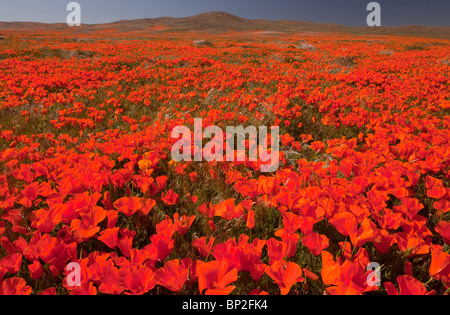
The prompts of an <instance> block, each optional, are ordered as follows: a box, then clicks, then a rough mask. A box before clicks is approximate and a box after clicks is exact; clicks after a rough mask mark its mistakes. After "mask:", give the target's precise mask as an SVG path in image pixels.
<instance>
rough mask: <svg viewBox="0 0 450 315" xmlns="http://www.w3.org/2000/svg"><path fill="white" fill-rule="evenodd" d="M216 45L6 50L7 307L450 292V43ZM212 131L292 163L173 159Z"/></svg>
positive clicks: (72, 44) (157, 41) (175, 40)
mask: <svg viewBox="0 0 450 315" xmlns="http://www.w3.org/2000/svg"><path fill="white" fill-rule="evenodd" d="M204 38H205V40H204V41H197V42H195V40H196V39H198V38H197V37H194V36H193V35H190V34H185V35H184V34H183V35H179V34H173V36H169V35H167V36H163V35H161V36H157V35H155V36H154V37H150V36H148V37H146V38H144V37H137V38H127V37H125V36H124V37H123V38H120V37H119V38H114V37H112V36H109V35H108V36H107V35H105V36H103V37H99V38H96V37H92V38H90V37H88V38H84V39H74V38H73V37H70V36H65V35H62V34H59V33H55V34H50V35H48V36H42V37H33V36H29V35H27V36H25V35H24V36H19V35H14V36H13V35H11V36H7V37H6V38H4V39H3V40H1V41H0V294H2V295H6V294H25V295H26V294H33V295H38V294H47V295H52V294H57V295H66V294H81V295H85V294H92V295H95V294H98V295H102V294H111V295H118V294H133V295H134V294H136V295H137V294H151V295H172V294H176V295H201V294H213V295H216V294H231V295H258V294H269V295H287V294H290V295H308V294H310V295H322V294H328V295H341V294H351V295H358V294H367V295H373V294H374V295H386V294H389V295H397V294H400V295H405V294H418V295H425V294H426V295H432V294H436V295H444V294H449V292H450V222H449V221H450V86H449V82H450V79H449V78H450V67H449V56H450V41H448V40H444V39H425V38H408V37H387V36H386V37H381V36H378V37H377V36H371V37H369V36H366V37H364V36H350V35H349V36H345V35H342V36H332V35H313V34H312V35H308V36H302V37H300V36H294V35H286V36H283V37H275V36H269V35H264V34H260V35H255V36H250V37H243V36H240V35H239V34H228V35H221V36H219V35H218V36H214V37H213V36H211V37H208V36H206V37H205V36H204ZM198 118H201V119H202V124H203V128H206V127H208V126H212V125H214V126H219V127H220V128H222V129H223V130H225V127H226V126H241V125H242V126H244V127H246V126H256V127H260V126H261V127H269V128H270V127H273V126H277V127H279V141H280V145H279V152H278V154H279V158H280V159H279V161H280V163H279V167H278V169H277V170H276V171H274V172H271V173H264V172H261V166H262V165H263V162H262V161H260V160H257V161H250V160H245V161H205V160H203V161H194V160H193V161H187V162H185V161H181V162H176V161H174V159H173V158H172V156H171V149H172V147H173V145H174V143H175V142H176V141H177V140H178V139H174V138H172V137H171V133H172V130H173V129H174V128H175V127H176V126H180V125H181V126H187V127H189V128H191V129H192V130H193V128H194V127H193V124H194V120H195V119H198ZM204 140H205V139H204ZM206 140H207V139H206ZM249 142H250V141H249V140H245V144H246V145H247V147H248V146H249ZM235 153H236V154H248V152H235ZM71 263H77V264H78V266H79V267H80V268H79V272H80V277H79V278H80V279H79V280H80V281H79V283H77V284H76V285H70V284H71V283H70V281H68V279H67V278H68V276H69V275H70V270H69V269H68V268H67V266H68V265H69V264H71ZM371 263H376V264H379V266H380V267H381V269H380V270H379V275H380V277H379V279H378V280H380V281H379V282H378V283H377V285H374V284H373V283H372V282H373V281H371V280H373V279H372V278H373V277H375V274H374V273H373V271H372V270H371V269H368V268H367V267H368V266H369V265H370V264H371Z"/></svg>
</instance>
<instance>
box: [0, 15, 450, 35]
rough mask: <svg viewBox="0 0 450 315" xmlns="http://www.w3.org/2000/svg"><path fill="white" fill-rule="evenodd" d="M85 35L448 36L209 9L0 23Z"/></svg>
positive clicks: (440, 30) (442, 29)
mask: <svg viewBox="0 0 450 315" xmlns="http://www.w3.org/2000/svg"><path fill="white" fill-rule="evenodd" d="M68 29H71V33H72V34H74V33H80V34H83V33H84V34H85V33H89V32H95V31H102V30H111V29H112V30H115V31H116V32H120V33H126V32H140V33H142V32H149V33H150V32H153V33H155V32H204V33H209V34H218V33H225V32H231V31H234V32H256V31H261V32H280V33H288V34H292V33H301V32H319V33H350V34H356V35H394V36H411V37H430V38H445V39H450V26H420V25H411V26H395V27H394V26H382V27H349V26H343V25H337V24H322V23H311V22H304V21H287V20H250V19H244V18H241V17H238V16H235V15H232V14H229V13H226V12H208V13H203V14H199V15H195V16H190V17H184V18H173V17H160V18H151V19H150V18H149V19H138V20H122V21H117V22H113V23H105V24H83V25H82V26H81V27H79V28H75V29H74V28H69V27H68V26H67V25H66V24H64V23H56V24H46V23H34V22H0V32H1V31H2V30H3V31H27V32H30V31H46V30H47V31H50V30H53V31H66V30H68Z"/></svg>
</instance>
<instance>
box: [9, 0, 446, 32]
mask: <svg viewBox="0 0 450 315" xmlns="http://www.w3.org/2000/svg"><path fill="white" fill-rule="evenodd" d="M0 1H1V2H0V21H33V22H46V23H53V22H65V21H66V17H67V14H68V13H69V12H68V11H66V6H67V4H68V3H69V2H71V1H69V0H0ZM77 2H78V3H79V4H80V5H81V10H82V14H81V19H82V23H87V24H95V23H105V22H113V21H117V20H123V19H139V18H154V17H160V16H173V17H185V16H191V15H195V14H199V13H203V12H208V11H226V12H229V13H232V14H235V15H237V16H240V17H244V18H249V19H271V20H276V19H287V20H303V21H310V22H320V23H338V24H343V25H351V26H363V25H366V17H367V15H368V14H369V12H368V11H366V6H367V4H368V3H369V2H371V0H275V1H274V0H162V1H156V0H78V1H77ZM377 2H378V3H379V4H380V5H381V9H382V16H381V17H382V25H385V26H389V25H413V24H414V25H450V0H379V1H377Z"/></svg>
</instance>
